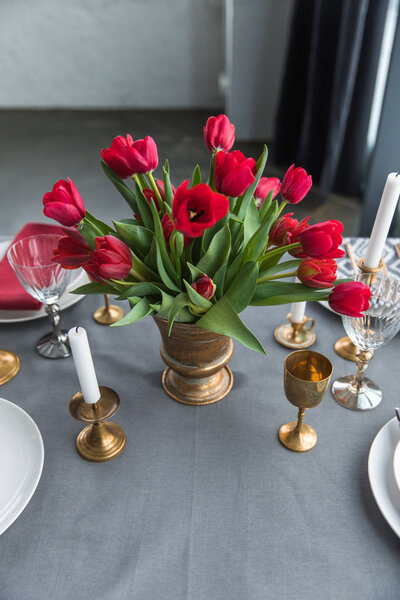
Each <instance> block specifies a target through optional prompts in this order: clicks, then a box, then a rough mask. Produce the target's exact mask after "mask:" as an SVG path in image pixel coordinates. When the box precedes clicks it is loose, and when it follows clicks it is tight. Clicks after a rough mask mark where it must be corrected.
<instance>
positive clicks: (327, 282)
mask: <svg viewBox="0 0 400 600" xmlns="http://www.w3.org/2000/svg"><path fill="white" fill-rule="evenodd" d="M336 271H337V264H336V261H335V260H333V258H325V259H318V258H307V259H306V260H303V261H302V262H301V263H300V265H299V267H298V269H297V277H298V278H299V279H300V281H301V283H304V285H307V286H308V287H313V288H330V287H332V285H333V282H334V281H335V280H336Z"/></svg>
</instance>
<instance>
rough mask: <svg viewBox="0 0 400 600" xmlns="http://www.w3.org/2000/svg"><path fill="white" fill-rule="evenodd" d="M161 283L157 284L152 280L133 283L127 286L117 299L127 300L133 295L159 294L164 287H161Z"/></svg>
mask: <svg viewBox="0 0 400 600" xmlns="http://www.w3.org/2000/svg"><path fill="white" fill-rule="evenodd" d="M160 285H161V284H156V283H153V282H151V281H143V282H139V283H133V284H132V285H131V286H130V287H129V288H127V289H126V290H125V291H124V292H123V293H122V294H121V295H120V296H119V297H118V298H117V300H126V299H127V298H129V297H131V296H141V297H143V296H157V295H160V294H161V293H162V291H163V290H162V289H161V288H160Z"/></svg>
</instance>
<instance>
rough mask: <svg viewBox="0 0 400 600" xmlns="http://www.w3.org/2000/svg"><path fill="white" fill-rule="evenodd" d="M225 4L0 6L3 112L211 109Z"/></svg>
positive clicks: (13, 0) (46, 0)
mask: <svg viewBox="0 0 400 600" xmlns="http://www.w3.org/2000/svg"><path fill="white" fill-rule="evenodd" d="M223 31H224V26H223V0H0V82H1V83H0V107H24V108H29V107H35V108H36V107H43V108H47V107H115V108H117V107H132V108H152V107H157V108H169V107H185V108H192V107H199V108H200V107H206V108H209V107H218V106H222V105H223V98H222V97H221V96H220V94H219V92H218V75H219V73H220V72H221V71H223V70H224V58H223V55H224V39H223Z"/></svg>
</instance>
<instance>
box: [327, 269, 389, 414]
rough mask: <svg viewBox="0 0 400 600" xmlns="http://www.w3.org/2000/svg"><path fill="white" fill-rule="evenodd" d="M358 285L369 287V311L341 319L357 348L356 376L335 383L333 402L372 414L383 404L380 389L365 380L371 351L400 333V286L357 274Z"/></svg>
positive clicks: (368, 274)
mask: <svg viewBox="0 0 400 600" xmlns="http://www.w3.org/2000/svg"><path fill="white" fill-rule="evenodd" d="M357 281H362V282H363V283H365V284H367V285H369V287H370V288H371V298H370V306H369V309H368V310H367V311H366V312H365V313H364V315H363V316H362V317H359V318H357V317H347V316H342V321H343V326H344V328H345V330H346V333H347V335H348V336H349V338H350V339H351V341H352V342H353V344H354V345H355V346H356V347H357V359H358V360H357V373H356V374H355V375H346V376H345V377H340V378H339V379H337V380H336V381H335V382H334V383H333V386H332V394H333V397H334V398H335V400H336V401H337V402H338V403H339V404H341V405H342V406H344V407H345V408H349V409H351V410H371V409H372V408H375V407H376V406H378V404H379V403H380V402H381V400H382V391H381V389H380V388H379V386H378V385H377V384H376V383H375V382H373V381H371V379H367V378H366V377H365V376H364V371H365V369H366V368H367V366H368V363H369V361H370V360H371V358H372V356H373V351H374V350H376V349H377V348H380V347H381V346H383V345H384V344H386V343H387V342H389V341H390V340H391V339H392V338H393V337H394V336H395V335H396V333H397V332H398V331H399V330H400V282H399V281H398V280H397V279H395V278H394V277H392V276H390V277H389V276H387V275H384V274H378V276H371V274H370V273H360V274H359V275H358V276H357Z"/></svg>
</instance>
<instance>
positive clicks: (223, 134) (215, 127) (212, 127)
mask: <svg viewBox="0 0 400 600" xmlns="http://www.w3.org/2000/svg"><path fill="white" fill-rule="evenodd" d="M204 141H205V143H206V146H207V149H208V150H209V151H210V152H218V151H219V150H225V151H228V150H230V149H231V148H232V146H233V143H234V141H235V126H234V125H233V124H232V123H231V122H230V120H229V119H228V117H227V116H226V115H218V117H210V118H209V119H208V121H207V123H206V126H205V127H204Z"/></svg>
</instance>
